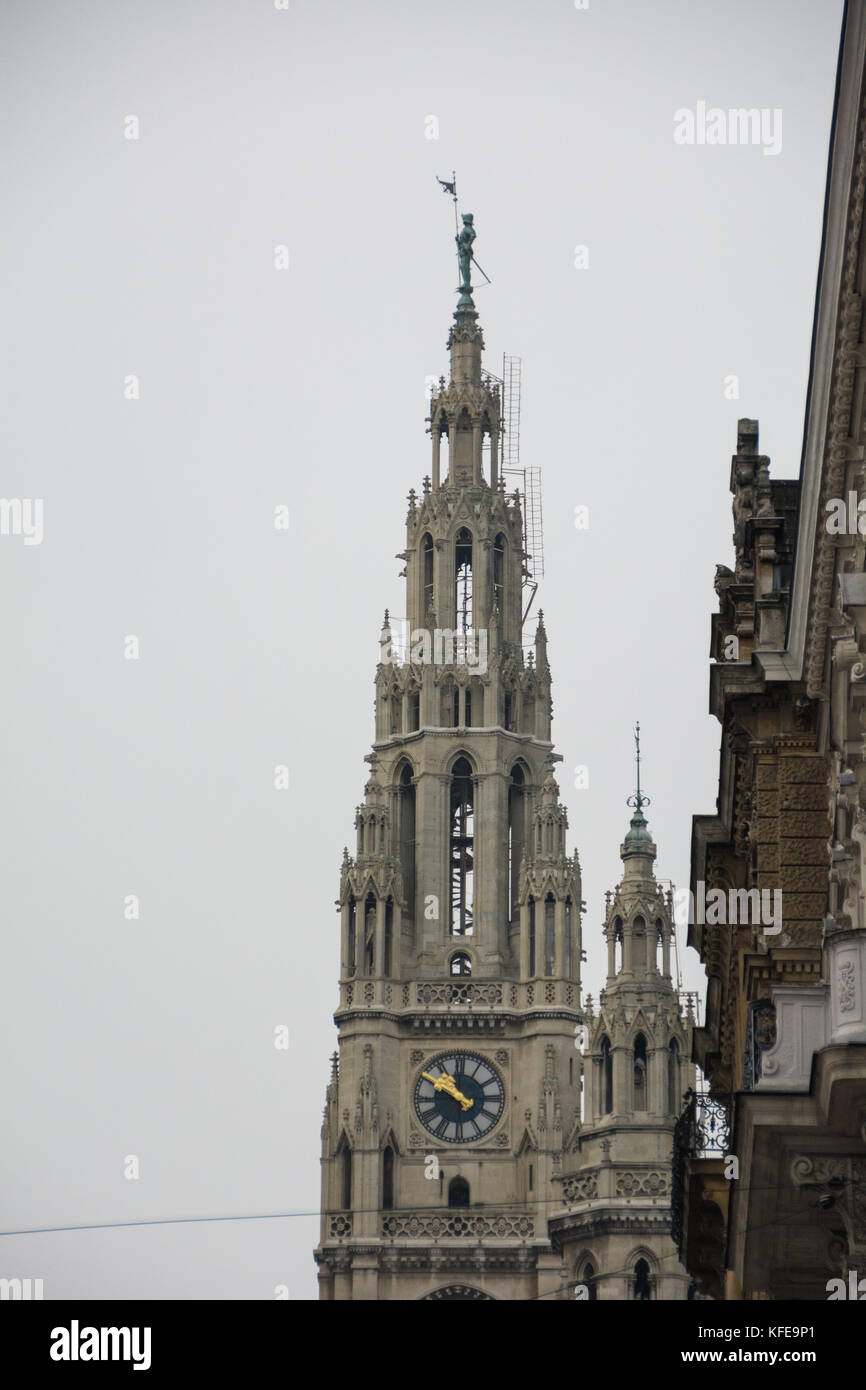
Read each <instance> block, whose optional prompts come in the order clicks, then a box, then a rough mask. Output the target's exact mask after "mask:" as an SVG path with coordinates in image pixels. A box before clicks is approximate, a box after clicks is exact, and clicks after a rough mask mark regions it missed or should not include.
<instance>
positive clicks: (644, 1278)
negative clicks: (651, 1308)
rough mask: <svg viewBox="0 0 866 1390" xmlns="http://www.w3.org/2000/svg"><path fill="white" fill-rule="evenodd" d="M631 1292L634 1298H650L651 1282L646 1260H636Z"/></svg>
mask: <svg viewBox="0 0 866 1390" xmlns="http://www.w3.org/2000/svg"><path fill="white" fill-rule="evenodd" d="M632 1293H633V1295H634V1297H635V1298H639V1299H650V1298H652V1283H651V1281H650V1267H649V1265H648V1263H647V1261H646V1260H643V1259H641V1260H638V1262H637V1264H636V1265H635V1267H634V1283H633V1285H632Z"/></svg>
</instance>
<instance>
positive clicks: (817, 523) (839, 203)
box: [757, 3, 866, 697]
mask: <svg viewBox="0 0 866 1390" xmlns="http://www.w3.org/2000/svg"><path fill="white" fill-rule="evenodd" d="M864 58H866V8H864V6H863V5H862V4H859V3H857V4H855V3H849V4H848V6H847V8H846V21H845V32H844V36H843V43H842V51H841V58H840V64H839V73H838V80H837V90H836V108H835V111H834V115H833V131H832V136H831V151H830V163H829V169H828V174H827V188H826V196H825V204H824V225H823V238H822V247H821V261H820V271H819V276H818V289H817V296H816V304H815V321H814V328H813V338H812V355H811V363H810V371H809V389H808V395H807V403H806V429H805V436H804V440H803V455H802V463H801V471H800V506H799V519H798V527H797V549H796V554H795V562H794V575H793V583H792V589H791V603H790V611H789V619H788V637H787V642H786V649H785V650H784V651H779V652H761V653H758V654H757V655H758V659H759V660H760V663H761V666H762V667H763V669H764V672H765V674H766V677H767V679H768V680H776V681H778V680H782V681H791V680H793V681H796V680H801V679H803V677H804V675H805V677H806V680H807V689H808V693H809V695H810V696H812V697H818V696H821V695H822V694H823V693H824V663H825V639H826V631H827V622H828V617H829V613H830V608H831V605H832V601H833V577H834V570H835V555H836V544H835V537H833V536H831V535H830V534H829V532H828V531H827V528H826V526H825V525H824V524H823V520H824V517H825V516H826V507H825V506H824V503H826V501H827V499H828V498H830V497H833V496H838V495H839V493H840V490H841V488H842V485H843V482H844V471H845V464H846V462H847V460H848V458H849V445H850V442H851V441H850V439H849V430H850V422H851V403H852V396H853V390H854V378H855V371H856V356H857V342H858V338H859V329H860V318H861V313H862V303H861V299H860V296H859V295H858V294H857V292H856V275H857V264H858V260H859V249H860V239H861V234H862V223H863V205H864V190H866V142H864V136H866V122H864V115H863V90H862V88H863V69H864ZM858 426H859V422H858Z"/></svg>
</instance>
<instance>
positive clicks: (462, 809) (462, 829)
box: [450, 758, 475, 936]
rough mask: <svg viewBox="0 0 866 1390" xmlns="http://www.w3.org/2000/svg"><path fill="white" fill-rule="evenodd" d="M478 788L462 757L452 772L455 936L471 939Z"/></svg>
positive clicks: (452, 921) (453, 911)
mask: <svg viewBox="0 0 866 1390" xmlns="http://www.w3.org/2000/svg"><path fill="white" fill-rule="evenodd" d="M474 801H475V787H474V784H473V780H472V768H471V767H470V765H469V763H468V762H467V760H466V759H465V758H458V760H457V762H456V763H455V764H454V770H453V771H452V773H451V856H450V859H451V934H452V936H471V935H472V931H473V925H472V913H473V908H474V896H475V854H474V833H475V806H474Z"/></svg>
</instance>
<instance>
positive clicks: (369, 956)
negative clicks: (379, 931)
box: [364, 893, 376, 975]
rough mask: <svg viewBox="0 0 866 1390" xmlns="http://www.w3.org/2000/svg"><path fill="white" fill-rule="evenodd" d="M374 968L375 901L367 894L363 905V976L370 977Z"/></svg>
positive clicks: (371, 895) (370, 894)
mask: <svg viewBox="0 0 866 1390" xmlns="http://www.w3.org/2000/svg"><path fill="white" fill-rule="evenodd" d="M375 967H376V899H375V897H374V896H373V894H372V893H368V894H367V901H366V902H365V903H364V974H365V975H372V974H373V971H374V969H375Z"/></svg>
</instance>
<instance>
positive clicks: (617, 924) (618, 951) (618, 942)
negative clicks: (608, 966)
mask: <svg viewBox="0 0 866 1390" xmlns="http://www.w3.org/2000/svg"><path fill="white" fill-rule="evenodd" d="M613 940H614V948H613V968H614V971H615V972H617V973H618V972H619V971H620V970H621V969H622V967H623V964H624V962H623V958H622V918H621V917H617V918H616V920H615V921H614V924H613Z"/></svg>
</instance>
